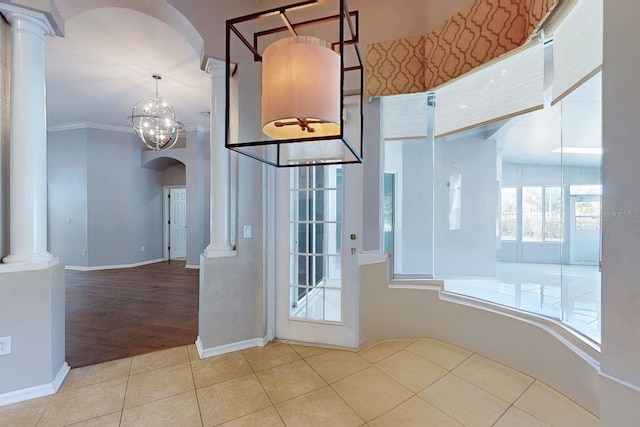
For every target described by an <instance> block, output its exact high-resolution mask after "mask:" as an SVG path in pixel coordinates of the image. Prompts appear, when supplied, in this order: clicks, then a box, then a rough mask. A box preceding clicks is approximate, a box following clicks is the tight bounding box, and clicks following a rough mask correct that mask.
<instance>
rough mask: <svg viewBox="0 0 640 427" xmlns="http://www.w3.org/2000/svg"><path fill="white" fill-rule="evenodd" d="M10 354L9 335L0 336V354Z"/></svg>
mask: <svg viewBox="0 0 640 427" xmlns="http://www.w3.org/2000/svg"><path fill="white" fill-rule="evenodd" d="M7 354H11V337H0V356H4V355H7Z"/></svg>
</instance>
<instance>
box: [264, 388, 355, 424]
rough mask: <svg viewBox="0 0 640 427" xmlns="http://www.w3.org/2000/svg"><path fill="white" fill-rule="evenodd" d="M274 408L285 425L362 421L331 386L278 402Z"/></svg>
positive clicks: (353, 422)
mask: <svg viewBox="0 0 640 427" xmlns="http://www.w3.org/2000/svg"><path fill="white" fill-rule="evenodd" d="M276 409H277V410H278V413H279V414H280V416H281V417H282V419H283V420H284V422H285V424H286V425H287V426H305V427H326V426H331V427H358V426H361V425H362V424H363V423H364V421H363V420H362V419H360V417H359V416H358V415H357V414H356V413H355V412H353V410H352V409H351V408H349V406H348V405H347V404H346V403H345V402H344V401H343V400H342V399H340V397H339V396H338V395H337V394H336V392H335V391H333V390H332V389H331V387H325V388H321V389H320V390H316V391H313V392H311V393H308V394H304V395H302V396H298V397H296V398H295V399H291V400H287V401H286V402H282V403H279V404H277V405H276Z"/></svg>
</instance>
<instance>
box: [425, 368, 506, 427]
mask: <svg viewBox="0 0 640 427" xmlns="http://www.w3.org/2000/svg"><path fill="white" fill-rule="evenodd" d="M419 396H420V397H421V398H423V399H424V400H426V401H427V402H429V403H430V404H432V405H433V406H435V407H436V408H438V409H440V410H441V411H442V412H444V413H446V414H447V415H449V416H450V417H452V418H454V419H456V420H457V421H458V422H460V423H462V424H464V425H465V426H467V427H487V426H491V425H493V423H495V422H496V421H497V420H498V418H500V416H501V415H502V414H503V413H504V412H505V411H506V410H507V409H508V408H509V404H508V403H507V402H505V401H503V400H500V399H498V398H497V397H495V396H494V395H492V394H490V393H488V392H486V391H484V390H482V389H481V388H479V387H476V386H474V385H473V384H470V383H468V382H466V381H464V380H462V379H460V378H458V377H456V376H455V375H453V374H448V375H447V376H446V377H444V378H442V379H440V380H438V381H437V382H436V383H434V384H433V385H431V386H429V387H427V389H426V390H424V391H423V392H421V393H420V394H419Z"/></svg>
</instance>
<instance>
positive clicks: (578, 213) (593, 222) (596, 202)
mask: <svg viewBox="0 0 640 427" xmlns="http://www.w3.org/2000/svg"><path fill="white" fill-rule="evenodd" d="M600 212H601V209H600V196H571V216H570V224H569V225H570V228H569V263H571V264H581V265H598V260H599V259H600Z"/></svg>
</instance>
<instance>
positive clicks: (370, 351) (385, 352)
mask: <svg viewBox="0 0 640 427" xmlns="http://www.w3.org/2000/svg"><path fill="white" fill-rule="evenodd" d="M414 342H415V340H386V341H382V342H379V343H377V344H374V345H372V346H369V347H367V348H365V349H364V350H362V351H360V352H359V354H360V356H362V357H364V358H365V359H367V360H368V361H369V362H371V363H376V362H379V361H381V360H382V359H384V358H387V357H389V356H391V355H392V354H395V353H397V352H399V351H401V350H403V349H404V348H405V347H407V346H409V345H411V344H413V343H414Z"/></svg>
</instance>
